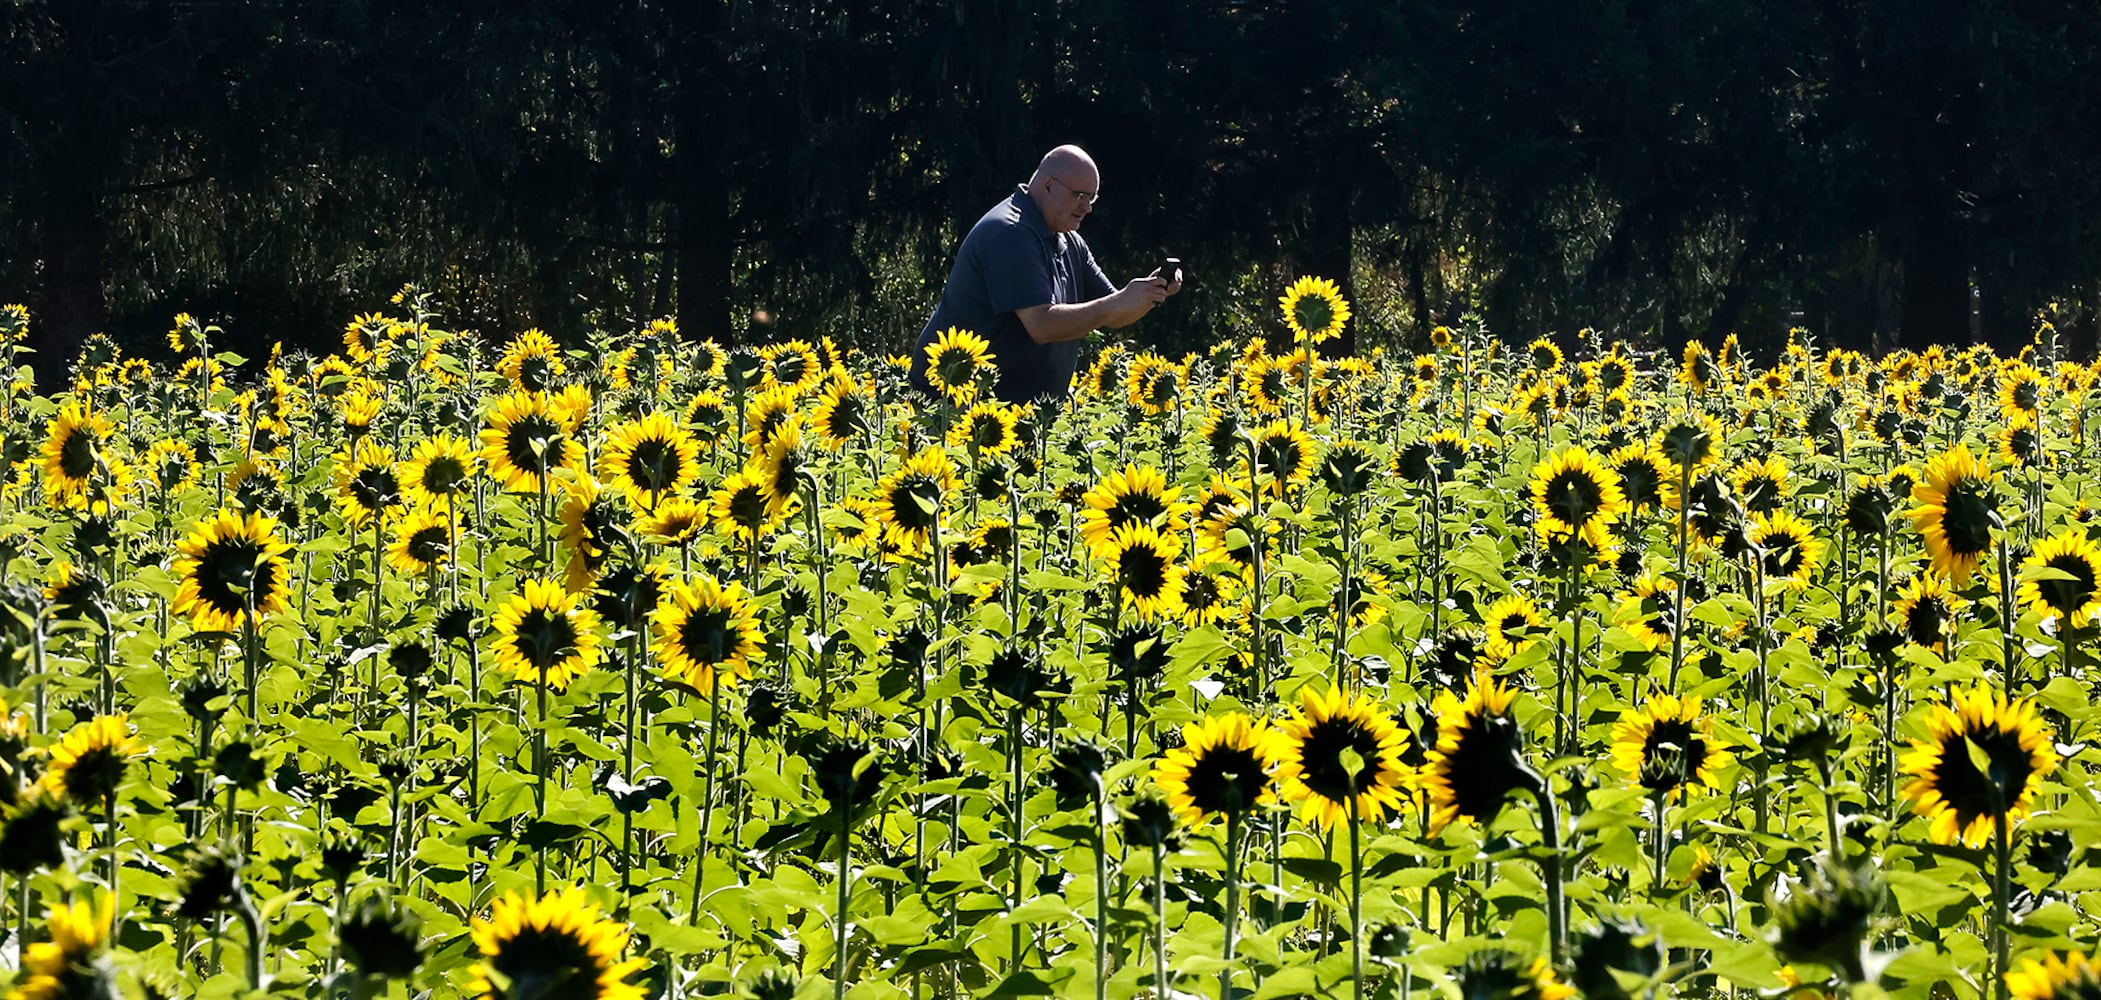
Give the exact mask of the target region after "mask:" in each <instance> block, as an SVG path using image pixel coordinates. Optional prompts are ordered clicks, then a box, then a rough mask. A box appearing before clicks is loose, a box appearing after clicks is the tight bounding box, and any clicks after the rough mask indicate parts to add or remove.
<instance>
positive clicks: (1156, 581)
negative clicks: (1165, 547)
mask: <svg viewBox="0 0 2101 1000" xmlns="http://www.w3.org/2000/svg"><path fill="white" fill-rule="evenodd" d="M1116 582H1117V583H1118V584H1120V585H1121V586H1122V587H1123V588H1124V589H1126V590H1129V591H1130V592H1131V593H1132V594H1133V595H1136V596H1138V597H1157V596H1159V594H1160V591H1161V590H1162V589H1164V588H1165V587H1166V586H1167V559H1166V557H1164V556H1163V555H1161V553H1160V550H1159V549H1157V548H1154V547H1153V546H1151V545H1143V544H1136V545H1131V546H1128V547H1126V548H1125V549H1124V550H1123V551H1122V552H1121V553H1118V554H1117V557H1116Z"/></svg>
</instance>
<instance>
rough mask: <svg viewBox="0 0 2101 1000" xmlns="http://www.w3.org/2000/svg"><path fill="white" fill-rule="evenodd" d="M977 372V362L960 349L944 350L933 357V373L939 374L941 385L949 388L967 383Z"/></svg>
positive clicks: (968, 353)
mask: <svg viewBox="0 0 2101 1000" xmlns="http://www.w3.org/2000/svg"><path fill="white" fill-rule="evenodd" d="M977 370H978V360H977V359H976V358H974V357H972V356H971V354H970V352H969V351H966V350H963V349H962V348H960V347H950V348H946V349H944V350H942V351H941V353H940V354H937V355H935V357H934V371H936V372H938V373H940V375H941V384H943V385H946V386H949V387H951V388H954V387H956V386H960V385H965V384H967V383H969V381H970V379H971V376H973V375H976V374H977Z"/></svg>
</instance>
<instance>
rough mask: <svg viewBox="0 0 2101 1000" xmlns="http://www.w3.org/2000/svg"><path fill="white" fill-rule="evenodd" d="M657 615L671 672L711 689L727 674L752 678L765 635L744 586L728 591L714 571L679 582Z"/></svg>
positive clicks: (661, 647) (666, 670)
mask: <svg viewBox="0 0 2101 1000" xmlns="http://www.w3.org/2000/svg"><path fill="white" fill-rule="evenodd" d="M652 620H653V621H654V622H655V626H656V635H657V655H659V656H660V657H662V658H663V663H664V673H665V675H666V676H669V677H677V678H679V679H681V680H684V681H685V682H686V683H687V684H688V685H690V686H691V687H693V688H694V689H696V690H699V691H707V692H712V691H713V690H714V689H715V685H716V684H717V683H718V682H719V681H720V680H722V679H723V678H728V679H730V680H733V681H734V680H740V679H741V680H750V679H751V665H752V663H753V662H754V661H756V660H758V659H759V658H760V656H761V654H762V650H761V648H760V645H759V642H760V639H761V638H762V636H761V635H760V626H759V620H758V614H757V612H755V611H754V610H753V608H752V604H751V598H750V597H748V596H747V595H746V594H745V593H744V588H743V587H742V586H741V585H739V584H736V583H732V584H730V585H729V588H728V589H726V590H725V589H723V587H722V585H721V584H719V583H717V582H715V579H714V578H713V577H709V576H702V577H700V578H699V579H697V580H695V581H694V582H693V583H692V584H690V585H689V584H684V583H679V584H673V585H672V587H671V589H670V590H669V591H668V592H666V593H665V594H664V595H663V596H662V597H661V598H659V599H658V601H657V609H656V614H655V615H653V616H652Z"/></svg>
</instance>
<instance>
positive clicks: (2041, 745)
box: [1902, 686, 2057, 847]
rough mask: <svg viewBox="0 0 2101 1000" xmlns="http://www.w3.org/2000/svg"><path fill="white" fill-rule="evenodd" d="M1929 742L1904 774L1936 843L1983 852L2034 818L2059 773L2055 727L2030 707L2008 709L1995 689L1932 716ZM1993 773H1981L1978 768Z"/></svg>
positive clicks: (1920, 743)
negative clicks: (2004, 827) (2039, 793)
mask: <svg viewBox="0 0 2101 1000" xmlns="http://www.w3.org/2000/svg"><path fill="white" fill-rule="evenodd" d="M1925 728H1926V738H1925V739H1921V740H1913V741H1912V744H1911V750H1910V752H1908V753H1906V754H1905V755H1904V758H1903V761H1902V768H1903V771H1904V773H1905V774H1907V775H1909V776H1910V777H1911V780H1910V781H1908V782H1906V783H1905V784H1904V789H1903V794H1904V797H1905V798H1906V799H1909V800H1910V801H1911V804H1912V806H1911V808H1912V812H1914V813H1917V814H1918V815H1920V816H1924V817H1926V818H1927V821H1928V823H1929V824H1930V835H1931V836H1932V838H1933V841H1934V843H1937V844H1953V843H1956V842H1958V841H1960V842H1962V843H1964V844H1968V845H1969V846H1971V847H1977V846H1980V845H1982V844H1983V843H1984V839H1985V837H1987V836H1988V835H1990V834H1991V832H1992V825H1993V823H1995V822H1998V821H2001V820H2002V819H2003V821H2004V822H2005V823H2007V824H2008V825H2009V826H2011V825H2012V824H2013V823H2015V822H2018V821H2019V820H2020V819H2021V817H2023V816H2026V815H2028V810H2029V807H2030V805H2031V804H2032V803H2033V801H2034V799H2035V789H2036V784H2037V783H2038V782H2040V781H2041V780H2042V779H2043V778H2044V777H2046V776H2048V775H2049V773H2050V772H2051V771H2052V770H2054V769H2056V767H2057V751H2056V750H2055V749H2053V748H2052V746H2051V743H2050V730H2049V727H2048V726H2046V725H2044V723H2043V721H2042V720H2041V719H2040V718H2039V717H2038V716H2037V714H2036V708H2035V704H2034V703H2033V702H2031V701H2028V700H2027V699H2022V700H2020V701H2014V702H2008V701H2007V700H2006V696H2005V695H2004V694H2003V693H2001V692H1998V691H1995V690H1992V689H1991V688H1988V687H1984V686H1978V687H1974V688H1971V689H1969V690H1967V691H1957V692H1955V693H1954V695H1953V696H1952V697H1951V698H1950V699H1949V700H1948V701H1947V702H1946V703H1944V704H1939V705H1934V706H1933V707H1931V708H1929V709H1928V710H1927V713H1926V724H1925ZM1980 761H1981V762H1983V763H1985V764H1986V765H1987V766H1986V767H1985V768H1983V769H1980V768H1979V767H1978V763H1979V762H1980Z"/></svg>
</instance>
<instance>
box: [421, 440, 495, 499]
mask: <svg viewBox="0 0 2101 1000" xmlns="http://www.w3.org/2000/svg"><path fill="white" fill-rule="evenodd" d="M480 469H481V458H480V456H478V455H476V454H475V451H474V445H473V444H471V443H469V442H468V441H467V439H466V438H463V437H460V436H459V435H457V434H439V435H436V436H434V437H428V438H425V439H423V440H421V441H418V442H416V447H414V448H411V449H409V456H408V458H406V459H403V460H402V463H401V495H402V497H403V498H404V499H406V500H407V501H408V502H409V503H410V504H413V505H415V506H417V507H426V508H435V509H440V510H442V509H444V508H446V507H448V506H450V505H451V504H453V503H454V502H456V501H458V500H459V498H461V497H463V496H465V495H466V494H467V493H468V491H469V489H470V488H471V487H472V486H473V484H474V476H475V474H476V473H478V472H479V471H480Z"/></svg>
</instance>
